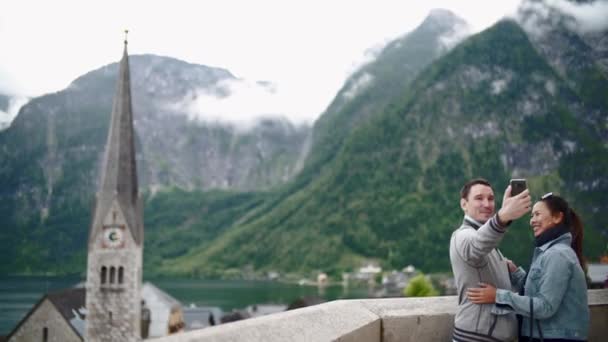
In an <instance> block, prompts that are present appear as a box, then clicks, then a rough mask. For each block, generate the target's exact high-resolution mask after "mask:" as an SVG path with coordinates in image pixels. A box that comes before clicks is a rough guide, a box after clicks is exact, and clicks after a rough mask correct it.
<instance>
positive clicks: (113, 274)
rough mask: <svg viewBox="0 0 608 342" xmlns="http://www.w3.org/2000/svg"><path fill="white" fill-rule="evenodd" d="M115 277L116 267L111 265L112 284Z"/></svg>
mask: <svg viewBox="0 0 608 342" xmlns="http://www.w3.org/2000/svg"><path fill="white" fill-rule="evenodd" d="M114 279H116V267H114V266H112V267H110V284H114Z"/></svg>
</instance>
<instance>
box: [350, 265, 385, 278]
mask: <svg viewBox="0 0 608 342" xmlns="http://www.w3.org/2000/svg"><path fill="white" fill-rule="evenodd" d="M380 273H382V267H380V266H378V265H374V264H371V263H369V264H367V265H365V266H363V267H360V268H359V270H358V271H357V272H356V273H355V279H357V280H368V281H370V280H374V278H375V277H376V275H377V274H380Z"/></svg>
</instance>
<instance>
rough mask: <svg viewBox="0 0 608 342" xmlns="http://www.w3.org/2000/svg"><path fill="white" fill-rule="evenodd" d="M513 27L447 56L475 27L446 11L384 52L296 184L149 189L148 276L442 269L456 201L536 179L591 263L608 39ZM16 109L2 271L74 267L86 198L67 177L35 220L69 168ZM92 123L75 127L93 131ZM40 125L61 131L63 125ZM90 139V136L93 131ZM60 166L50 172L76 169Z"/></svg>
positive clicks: (553, 26) (537, 189) (80, 253)
mask: <svg viewBox="0 0 608 342" xmlns="http://www.w3.org/2000/svg"><path fill="white" fill-rule="evenodd" d="M532 10H534V9H533V8H532ZM536 17H539V16H538V15H536ZM518 18H519V19H518V20H519V21H512V20H503V21H501V22H498V23H497V24H495V25H494V26H492V27H490V28H488V29H487V30H485V31H483V32H480V33H478V34H475V35H472V36H469V37H468V38H466V39H464V40H463V41H461V42H460V43H459V44H457V45H454V44H455V43H454V42H457V41H458V39H459V38H460V37H464V36H466V34H459V32H463V30H460V29H458V28H463V27H466V25H464V24H463V22H462V21H461V20H459V19H457V18H455V17H454V16H453V15H451V14H449V13H448V12H443V11H436V12H434V13H432V14H431V15H430V16H429V17H428V18H427V19H426V20H425V22H424V23H423V24H422V25H420V26H419V27H418V28H417V29H416V30H414V31H412V32H411V33H409V34H408V35H405V36H404V37H401V38H399V39H398V40H396V41H394V42H391V43H389V44H388V45H387V46H386V47H385V48H384V49H383V50H382V51H381V52H380V54H379V55H378V56H377V58H376V59H375V60H374V61H372V62H370V63H368V64H367V65H364V66H363V67H362V68H361V69H360V70H358V71H357V72H355V73H354V74H353V75H352V77H350V78H349V79H348V80H347V82H346V83H345V85H344V87H343V88H342V89H341V90H340V91H339V92H338V94H337V96H336V98H335V99H334V101H333V102H332V103H331V104H330V106H329V107H328V109H327V110H326V111H325V112H324V113H323V115H322V116H321V117H320V118H319V120H318V121H317V122H316V123H315V125H314V127H313V134H312V138H311V140H310V141H307V143H308V142H310V152H309V153H308V158H307V159H306V160H305V161H304V164H303V168H302V169H301V171H300V172H299V173H297V175H295V176H292V178H289V180H287V181H286V182H285V183H282V184H278V185H274V186H272V187H257V188H248V189H254V191H242V189H240V188H238V187H236V188H232V189H228V190H226V189H219V190H211V191H209V190H208V188H205V187H200V188H198V189H207V190H204V191H203V190H198V189H195V190H193V191H190V190H189V189H190V187H189V186H180V187H177V188H170V187H167V186H165V185H163V186H162V187H163V189H164V190H163V191H157V192H154V191H148V192H146V194H145V214H144V219H145V227H146V242H145V248H144V256H145V258H144V260H145V265H144V272H145V273H146V275H148V276H150V275H164V276H169V275H188V276H206V277H216V276H222V277H232V276H237V277H238V276H239V275H241V274H242V273H243V271H244V270H256V271H260V272H261V271H270V270H277V271H281V272H283V273H291V272H293V273H299V274H302V273H305V272H309V271H315V270H323V271H325V272H329V274H331V275H333V276H338V275H340V274H341V272H343V271H348V270H352V269H354V268H355V267H358V266H360V265H361V263H362V262H364V261H367V260H374V261H377V262H379V263H380V265H382V266H383V267H388V268H402V267H404V266H405V265H409V264H412V265H415V266H416V267H418V268H419V269H422V270H423V271H425V272H432V271H448V270H449V259H448V241H449V238H450V235H451V232H452V231H453V230H454V229H455V228H456V227H457V226H458V225H459V223H460V221H461V220H462V211H461V209H460V208H459V198H458V192H459V190H460V187H461V186H462V184H463V183H464V182H465V181H466V180H468V179H470V178H473V177H478V176H482V177H485V178H487V179H489V180H490V181H491V182H492V183H493V184H494V188H495V191H496V197H497V198H498V199H499V201H498V202H500V199H501V198H502V190H503V189H504V188H505V187H506V185H507V184H508V180H509V178H512V177H518V178H519V177H525V178H527V179H528V184H529V187H530V189H531V191H532V195H533V197H534V198H538V197H539V196H540V195H542V194H543V193H545V192H548V191H553V192H558V193H561V194H562V195H564V196H565V197H566V198H567V199H568V200H569V201H570V202H571V204H572V206H573V207H574V208H576V210H577V212H579V214H580V215H581V216H582V217H583V219H584V222H585V247H584V250H585V255H586V257H587V258H588V259H590V260H594V259H596V258H598V257H599V256H600V255H602V254H603V253H607V252H608V251H607V250H606V248H607V245H608V231H607V229H606V227H608V218H606V217H605V215H601V213H602V212H604V211H606V210H608V208H607V206H608V197H607V195H606V194H607V193H608V178H606V174H608V141H607V139H608V136H607V134H606V133H607V132H606V130H607V129H608V126H606V122H607V120H608V118H607V114H608V105H607V104H606V97H605V94H606V91H605V89H607V88H606V85H607V84H608V83H607V82H608V73H606V71H605V69H604V67H603V65H604V61H605V50H604V48H603V47H602V44H600V43H598V42H603V41H604V36H602V34H603V33H601V32H596V33H589V32H579V31H577V30H575V29H573V28H572V26H571V25H570V24H568V22H569V20H564V21H562V20H555V21H548V22H547V23H546V24H547V26H546V27H544V28H545V30H543V31H542V32H537V31H536V30H531V29H530V28H531V26H528V25H527V24H526V20H525V15H524V14H520V16H519V17H518ZM540 18H541V19H542V18H544V17H542V16H540ZM443 24H445V27H444V26H442V25H443ZM450 27H451V28H450ZM464 32H466V31H464ZM547 35H549V36H547ZM449 38H453V39H449ZM442 42H443V45H442ZM446 42H450V43H449V44H447V45H445V43H446ZM592 42H595V43H596V44H595V45H593V44H592ZM450 47H451V49H450ZM142 86H145V84H143V85H142ZM134 88H135V87H134ZM165 91H170V90H168V89H165ZM82 96H84V95H82ZM220 96H221V95H220ZM178 98H182V99H183V97H181V96H178ZM32 103H33V104H32ZM32 103H30V104H28V106H30V105H35V100H34V101H32ZM141 105H142V106H145V104H141ZM28 106H26V107H28ZM32 108H34V107H32ZM46 108H49V106H46ZM51 108H52V107H51ZM135 108H136V109H137V108H139V107H138V106H137V105H136V106H135ZM172 108H173V107H172ZM23 112H24V110H22V113H20V115H19V117H18V118H17V119H22V120H23V121H22V122H21V123H19V124H17V121H18V120H16V121H15V122H14V123H13V125H12V126H11V128H10V129H9V130H7V131H5V133H3V134H0V146H2V148H1V149H0V151H2V153H3V154H2V156H3V157H2V158H3V159H2V160H3V161H4V160H8V159H4V158H6V157H5V156H6V155H7V154H6V153H7V152H6V151H13V150H11V148H12V147H10V146H9V144H8V142H9V141H10V139H8V138H10V137H13V136H11V135H10V134H15V136H14V137H15V138H17V137H21V136H27V137H28V138H29V139H24V138H21V139H22V141H20V145H19V146H22V147H21V149H16V148H15V149H14V151H23V152H21V153H23V155H24V156H28V157H27V159H25V158H18V156H19V154H18V153H17V152H13V154H12V155H11V156H12V158H14V159H10V162H9V163H4V162H3V163H2V164H1V165H2V166H0V175H2V177H0V181H1V182H5V183H3V184H0V189H2V193H1V194H0V195H1V196H7V195H8V196H10V197H3V199H4V198H10V199H11V201H4V200H3V201H1V202H0V214H2V216H1V217H4V219H5V220H6V218H7V217H9V218H12V220H13V221H10V222H11V224H12V225H13V226H9V225H7V224H6V223H3V225H1V227H3V228H4V227H11V228H12V229H10V230H7V229H3V230H2V232H1V234H3V235H2V236H0V238H1V239H0V243H2V245H0V250H3V251H6V252H5V253H6V255H7V256H8V257H9V260H16V261H15V262H13V263H11V264H9V266H4V267H6V268H5V270H6V271H8V270H19V271H21V272H27V271H30V272H39V271H40V270H41V269H45V268H44V267H47V269H50V270H52V271H55V272H81V271H82V270H83V269H84V267H83V265H84V246H85V243H84V241H86V236H84V235H85V234H86V233H84V232H85V231H86V228H87V227H88V217H89V215H90V213H89V211H90V209H89V208H87V206H86V199H87V198H90V197H88V196H91V195H90V194H86V193H85V192H83V193H82V194H80V195H79V196H75V195H74V194H77V193H78V188H76V187H72V188H70V185H71V183H69V184H64V183H62V181H57V182H55V183H53V184H55V186H54V187H53V188H52V189H53V190H52V191H50V192H51V194H52V196H53V200H52V201H49V202H48V203H49V205H50V206H51V207H50V208H49V209H48V211H42V212H41V214H40V215H39V214H36V215H31V214H29V215H28V213H31V212H34V213H38V211H36V210H37V208H39V207H43V206H42V205H40V203H42V202H43V200H44V199H45V198H46V197H45V196H48V193H49V190H48V187H47V188H42V189H40V188H32V187H27V186H24V185H23V184H24V183H23V182H26V184H31V183H35V184H48V182H46V181H45V180H46V179H49V176H48V175H47V174H50V175H51V176H53V175H56V174H55V173H53V172H56V171H54V170H55V169H52V168H50V169H49V168H46V169H44V168H41V167H40V165H48V164H53V163H52V161H53V160H54V159H53V158H55V159H58V157H53V155H52V154H51V155H49V154H48V153H47V151H49V150H52V148H51V149H49V147H48V146H54V145H53V144H56V143H54V142H53V139H50V140H49V139H46V137H47V136H51V137H52V136H54V135H49V134H46V133H45V134H42V135H34V134H33V133H30V134H29V135H22V134H23V133H20V134H16V133H11V132H15V131H14V127H20V126H23V127H31V126H35V125H36V122H37V121H36V120H25V117H23V118H21V117H22V114H23ZM84 113H86V112H84ZM108 113H109V111H108ZM136 116H137V110H136ZM83 121H84V122H83V123H81V125H82V127H86V125H85V124H89V122H90V120H83ZM138 122H139V121H138ZM138 122H136V126H137V125H138V124H139V123H138ZM167 124H168V123H167ZM43 127H46V129H47V131H51V132H52V131H53V127H54V126H52V125H46V126H45V125H43ZM49 127H50V128H49ZM79 130H80V128H79ZM79 130H77V131H79ZM99 131H101V129H99ZM28 132H29V131H28ZM45 132H46V131H45ZM85 132H88V133H86V134H85V135H91V136H93V135H94V133H96V132H97V130H94V131H93V130H89V131H86V130H85ZM104 132H105V131H104ZM96 134H99V135H101V133H96ZM58 136H59V135H58ZM139 136H140V138H139V139H140V142H139V143H140V146H139V147H138V150H140V151H142V150H143V151H144V152H142V156H141V157H140V158H141V159H140V160H141V163H140V164H142V165H146V163H150V162H149V160H150V157H149V153H146V152H145V151H146V147H145V144H142V143H141V140H142V138H141V136H142V134H141V133H139ZM1 139H8V140H1ZM98 139H99V140H100V141H101V140H103V137H99V138H98ZM37 140H41V141H44V142H45V144H43V146H44V148H40V147H39V146H40V144H39V143H35V142H36V141H37ZM302 140H306V139H304V138H303V139H302ZM68 145H69V146H79V144H77V143H72V144H68ZM141 145H143V146H141ZM303 145H304V146H306V143H304V144H303ZM7 146H8V147H7ZM37 146H38V147H37ZM97 153H98V151H97V150H96V151H95V153H87V154H84V153H74V154H73V155H70V156H69V158H66V160H70V162H71V163H74V164H70V165H73V168H74V169H76V170H75V171H74V174H81V173H77V172H76V171H77V170H78V162H80V163H83V164H86V165H89V164H92V163H94V161H93V160H88V161H87V160H84V156H88V157H87V158H89V159H94V158H95V157H90V156H93V155H95V156H96V155H97ZM169 153H171V152H169ZM42 156H46V159H36V158H42ZM78 157H80V159H78ZM300 157H301V155H300V156H299V157H298V159H299V160H298V162H297V163H296V165H300V164H299V163H300V162H302V160H303V158H300ZM32 160H44V162H43V163H42V164H40V163H41V162H38V164H36V163H33V162H31V161H32ZM5 165H10V168H8V167H5ZM13 165H14V166H13ZM289 165H292V164H289ZM146 167H147V166H144V167H143V169H146ZM298 169H299V167H294V170H298ZM63 170H64V171H62V172H63V173H57V174H64V173H69V172H71V170H72V169H65V168H64V169H63ZM9 171H10V172H9ZM45 172H46V173H45ZM90 172H91V173H93V172H94V171H93V170H92V171H90ZM295 172H296V171H294V173H295ZM91 176H92V175H91ZM81 177H82V178H83V179H84V178H86V179H87V180H88V181H89V182H91V179H95V178H92V177H89V176H86V177H85V176H81ZM173 177H174V178H173V179H179V178H177V177H175V176H173ZM50 178H52V177H50ZM64 178H65V177H64ZM64 178H61V179H64ZM142 178H144V179H146V181H147V182H148V183H147V184H171V183H170V182H167V183H159V182H157V181H150V180H151V179H156V178H154V177H150V176H149V175H146V174H144V175H142ZM55 179H60V178H59V177H56V178H55ZM69 179H79V178H78V177H77V176H71V178H69ZM28 182H29V183H28ZM36 182H38V183H36ZM45 182H46V183H45ZM64 182H65V181H64ZM79 182H81V181H79ZM79 182H76V183H77V184H81V183H79ZM155 182H156V183H155ZM172 182H173V181H172ZM58 184H59V185H58ZM91 187H94V184H91ZM84 188H86V187H83V189H84ZM149 188H150V189H153V187H149ZM4 189H9V190H10V191H5V190H4ZM260 189H262V190H260ZM75 198H79V199H78V200H76V199H75ZM19 213H21V214H22V215H20V214H19ZM41 217H42V219H41ZM527 221H528V219H527V218H523V219H521V220H519V221H517V222H514V223H513V224H512V225H511V227H510V229H509V232H508V233H507V235H506V237H505V240H504V241H503V243H502V244H501V250H502V251H503V253H504V254H505V255H506V256H508V257H510V258H512V259H513V260H514V261H515V262H516V263H518V264H524V266H525V265H526V264H527V262H528V261H529V257H530V251H531V250H532V234H531V231H530V228H529V226H528V222H527ZM5 222H6V221H5ZM13 222H14V223H13ZM79 243H80V244H79ZM55 246H62V247H63V246H65V248H55ZM59 264H60V266H57V265H59ZM32 265H33V266H32ZM79 265H80V266H79ZM28 267H29V268H28ZM6 271H4V272H6Z"/></svg>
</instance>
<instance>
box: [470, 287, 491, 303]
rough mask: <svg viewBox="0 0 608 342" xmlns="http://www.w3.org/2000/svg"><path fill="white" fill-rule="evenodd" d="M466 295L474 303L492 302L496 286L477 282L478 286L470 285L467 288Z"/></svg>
mask: <svg viewBox="0 0 608 342" xmlns="http://www.w3.org/2000/svg"><path fill="white" fill-rule="evenodd" d="M467 297H468V298H469V300H470V301H471V302H473V303H475V304H494V303H495V302H496V288H495V287H494V286H492V285H490V284H486V283H479V287H471V288H469V289H468V290H467Z"/></svg>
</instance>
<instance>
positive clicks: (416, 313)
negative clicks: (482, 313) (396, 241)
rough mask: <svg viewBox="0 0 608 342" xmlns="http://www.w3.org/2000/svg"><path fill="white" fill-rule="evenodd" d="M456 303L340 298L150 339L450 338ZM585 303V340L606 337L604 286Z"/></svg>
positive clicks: (374, 341)
mask: <svg viewBox="0 0 608 342" xmlns="http://www.w3.org/2000/svg"><path fill="white" fill-rule="evenodd" d="M456 303H457V299H456V297H455V296H445V297H429V298H386V299H361V300H338V301H333V302H329V303H325V304H320V305H315V306H311V307H307V308H302V309H297V310H292V311H286V312H282V313H278V314H274V315H269V316H264V317H260V318H252V319H248V320H244V321H239V322H234V323H229V324H224V325H219V326H215V327H211V328H206V329H201V330H195V331H190V332H186V333H181V334H177V335H172V336H169V337H163V338H158V339H153V340H151V341H153V342H195V341H205V342H207V341H210V342H225V341H268V342H274V341H276V342H279V341H341V342H359V341H361V342H393V341H404V342H409V341H412V342H413V341H418V342H424V341H450V340H451V334H452V329H453V325H454V324H453V320H454V314H455V313H456ZM589 307H590V309H591V331H590V336H589V342H594V341H597V342H599V341H605V340H606V339H605V337H606V336H608V324H606V323H608V289H605V290H589Z"/></svg>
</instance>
